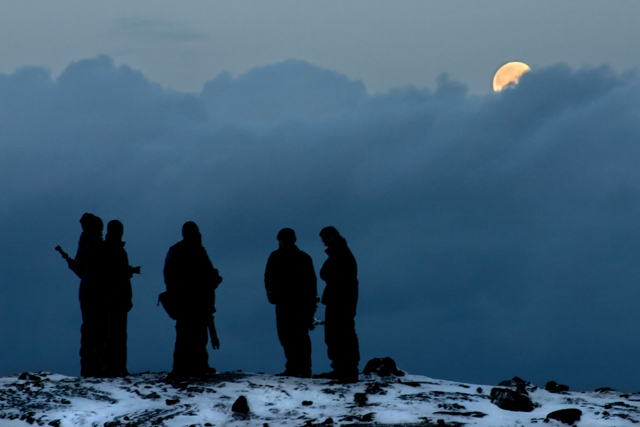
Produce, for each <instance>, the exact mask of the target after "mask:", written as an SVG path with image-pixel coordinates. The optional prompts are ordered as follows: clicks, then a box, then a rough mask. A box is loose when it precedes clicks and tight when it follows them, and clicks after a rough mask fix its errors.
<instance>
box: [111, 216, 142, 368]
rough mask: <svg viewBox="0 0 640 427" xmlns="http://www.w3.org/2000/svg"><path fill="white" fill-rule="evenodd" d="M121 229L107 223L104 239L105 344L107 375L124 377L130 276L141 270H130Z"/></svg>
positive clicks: (130, 306)
mask: <svg viewBox="0 0 640 427" xmlns="http://www.w3.org/2000/svg"><path fill="white" fill-rule="evenodd" d="M123 233H124V227H123V225H122V223H121V222H120V221H118V220H117V219H116V220H113V221H109V223H108V224H107V235H106V236H105V239H104V256H105V273H106V286H107V309H108V315H109V339H108V342H107V357H106V364H107V375H108V376H115V377H123V376H126V375H129V372H128V371H127V314H128V313H129V311H130V310H131V308H132V307H133V302H132V296H133V295H132V291H131V277H133V274H134V273H135V274H139V273H140V267H131V266H130V265H129V257H128V256H127V251H125V249H124V245H125V242H123V241H122V234H123Z"/></svg>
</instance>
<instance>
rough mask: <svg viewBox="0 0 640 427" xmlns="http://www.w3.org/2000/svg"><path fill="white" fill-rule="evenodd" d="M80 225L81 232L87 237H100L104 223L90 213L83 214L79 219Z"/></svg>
mask: <svg viewBox="0 0 640 427" xmlns="http://www.w3.org/2000/svg"><path fill="white" fill-rule="evenodd" d="M80 225H81V226H82V231H83V232H85V233H87V234H88V235H91V236H96V237H97V236H99V237H102V230H103V229H104V223H103V222H102V220H101V219H100V218H98V217H97V216H95V215H93V214H90V213H84V214H83V215H82V217H81V218H80Z"/></svg>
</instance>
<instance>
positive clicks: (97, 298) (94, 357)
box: [68, 213, 109, 377]
mask: <svg viewBox="0 0 640 427" xmlns="http://www.w3.org/2000/svg"><path fill="white" fill-rule="evenodd" d="M80 225H81V226H82V234H81V235H80V240H79V242H78V252H77V253H76V257H75V259H74V260H72V259H69V260H68V263H69V268H71V269H72V270H73V271H74V272H75V273H76V275H78V277H80V292H79V299H80V310H81V312H82V326H81V327H80V333H81V338H80V375H82V376H83V377H102V376H106V362H105V353H106V345H107V338H108V332H109V329H108V315H107V294H106V291H105V268H104V242H103V241H102V230H103V228H104V225H103V222H102V220H101V219H100V218H98V217H97V216H95V215H93V214H90V213H85V214H84V215H82V218H80Z"/></svg>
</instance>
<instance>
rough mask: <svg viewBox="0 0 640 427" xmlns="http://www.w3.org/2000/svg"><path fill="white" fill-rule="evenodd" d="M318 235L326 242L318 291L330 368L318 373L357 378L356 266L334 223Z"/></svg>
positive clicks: (327, 375)
mask: <svg viewBox="0 0 640 427" xmlns="http://www.w3.org/2000/svg"><path fill="white" fill-rule="evenodd" d="M320 238H321V239H322V242H323V243H324V244H325V246H327V249H326V250H325V252H326V253H327V255H328V258H327V260H326V261H325V262H324V265H323V266H322V268H321V269H320V278H321V279H322V280H324V281H325V282H326V283H327V286H326V287H325V290H324V293H323V295H322V304H324V305H325V306H326V311H325V326H324V333H325V343H326V344H327V353H328V356H329V359H331V367H332V368H333V371H332V372H327V373H324V374H320V375H318V377H319V378H332V379H337V380H340V381H345V382H355V381H357V380H358V363H359V362H360V350H359V344H358V336H357V335H356V330H355V316H356V306H357V304H358V266H357V264H356V259H355V258H354V256H353V254H352V253H351V250H350V249H349V247H348V246H347V241H346V240H345V239H344V238H343V237H342V236H341V235H340V233H338V230H336V229H335V228H334V227H325V228H323V229H322V231H320Z"/></svg>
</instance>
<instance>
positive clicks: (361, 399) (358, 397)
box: [353, 393, 369, 406]
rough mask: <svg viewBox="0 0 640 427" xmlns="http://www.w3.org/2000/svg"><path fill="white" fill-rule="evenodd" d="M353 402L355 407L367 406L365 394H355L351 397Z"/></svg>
mask: <svg viewBox="0 0 640 427" xmlns="http://www.w3.org/2000/svg"><path fill="white" fill-rule="evenodd" d="M353 400H354V401H355V402H356V405H358V406H365V405H366V404H367V400H369V399H368V398H367V395H366V394H365V393H356V394H355V395H354V396H353Z"/></svg>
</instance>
